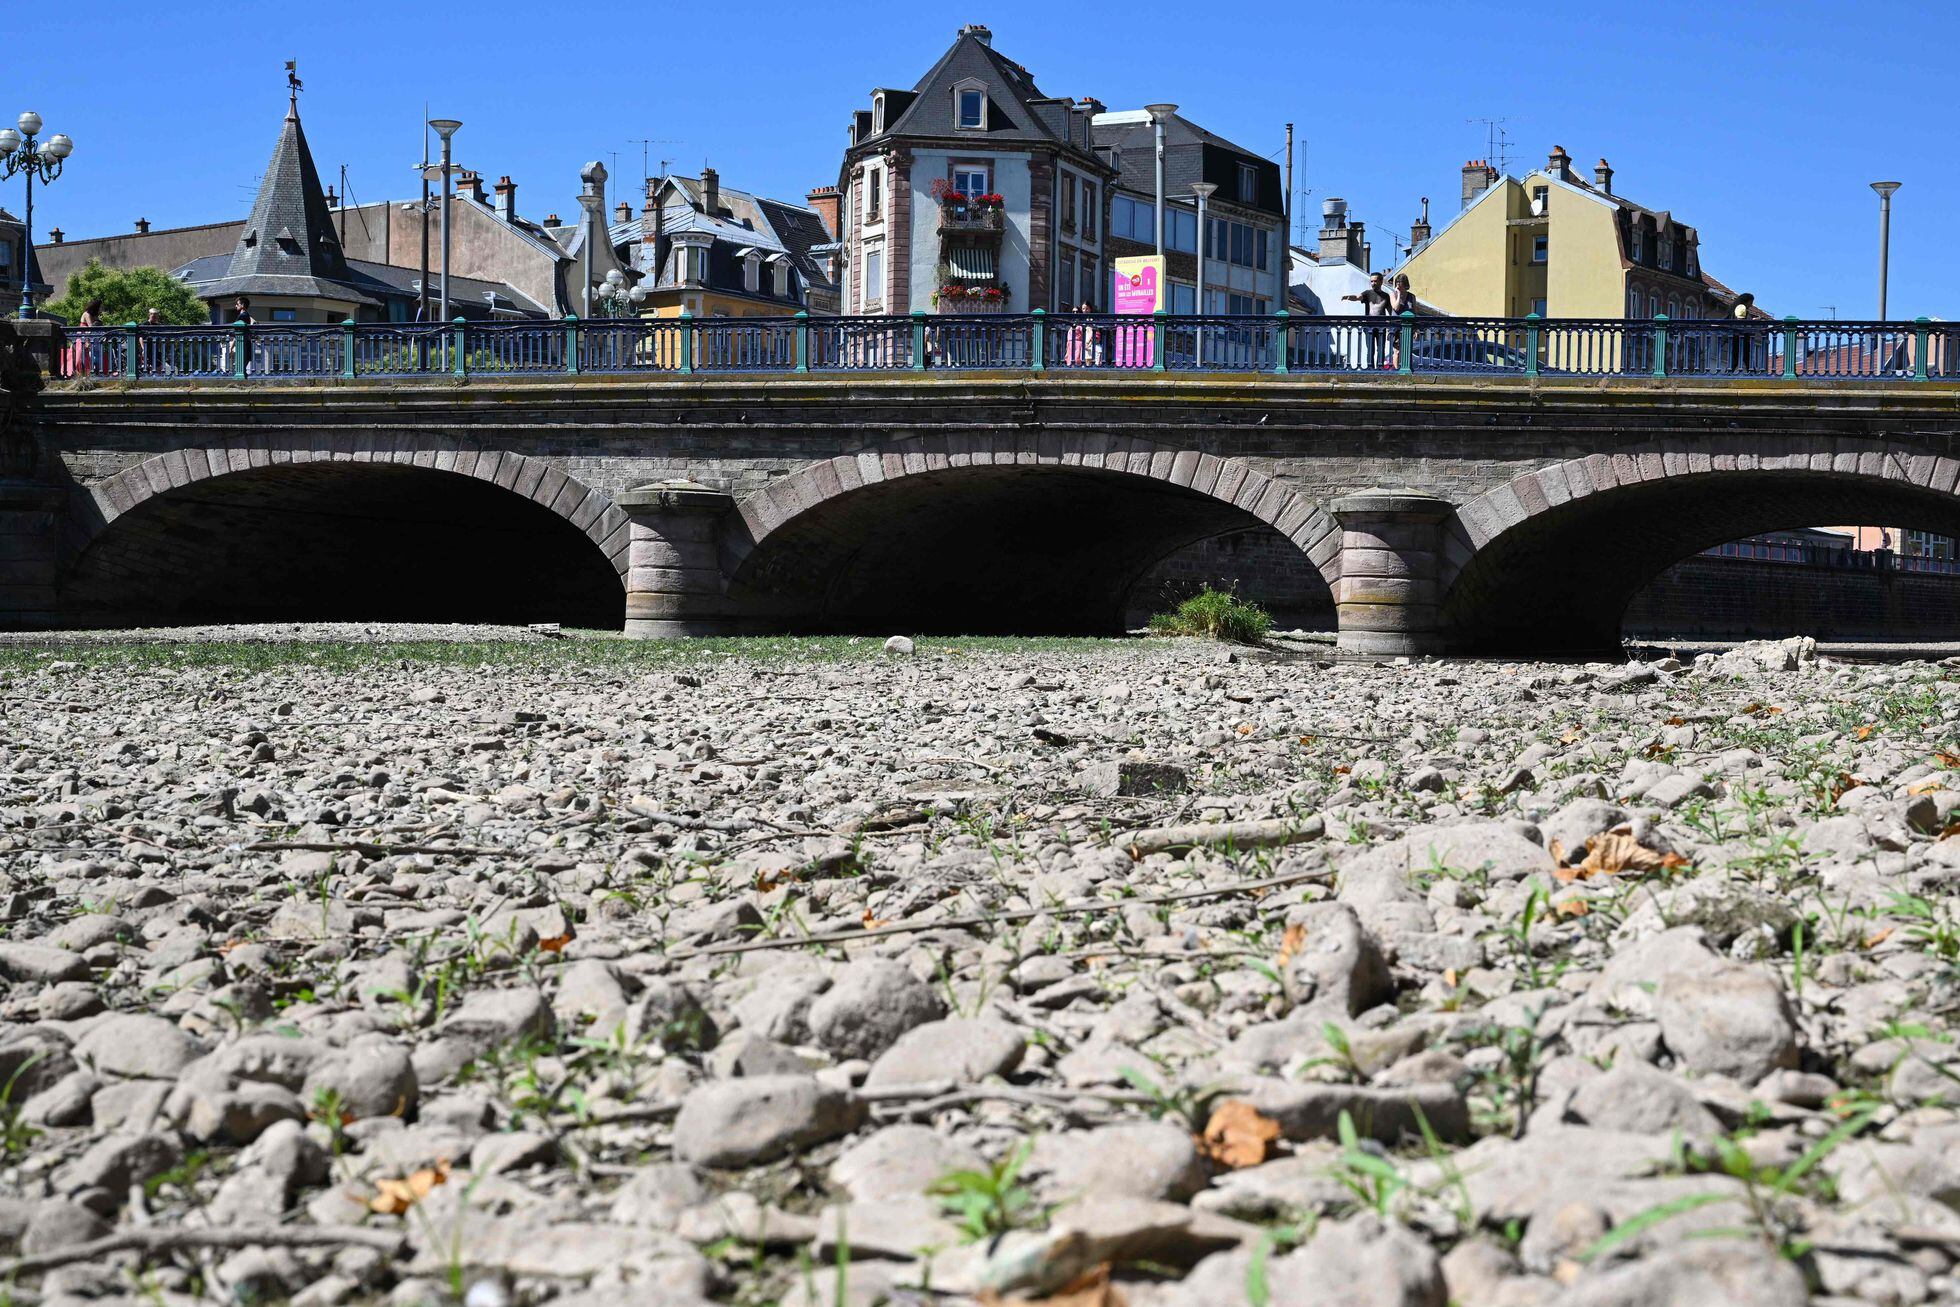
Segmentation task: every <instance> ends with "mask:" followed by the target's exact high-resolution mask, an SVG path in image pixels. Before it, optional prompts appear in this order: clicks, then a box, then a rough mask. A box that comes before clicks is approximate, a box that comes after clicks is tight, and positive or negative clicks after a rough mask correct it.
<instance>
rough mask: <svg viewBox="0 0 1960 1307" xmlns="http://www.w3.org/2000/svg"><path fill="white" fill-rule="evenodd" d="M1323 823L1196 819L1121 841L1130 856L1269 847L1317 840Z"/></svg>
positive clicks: (1288, 819) (1314, 819)
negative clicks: (1187, 850)
mask: <svg viewBox="0 0 1960 1307" xmlns="http://www.w3.org/2000/svg"><path fill="white" fill-rule="evenodd" d="M1325 830H1326V825H1325V823H1323V822H1322V821H1321V819H1320V818H1319V817H1318V816H1313V817H1308V818H1307V819H1305V820H1304V821H1296V820H1294V819H1293V818H1291V817H1273V818H1269V819H1267V820H1265V821H1213V822H1197V823H1195V824H1193V825H1189V826H1159V827H1157V828H1156V829H1154V830H1140V831H1134V832H1132V833H1131V834H1129V835H1127V836H1125V837H1124V838H1123V840H1122V841H1121V843H1122V847H1123V848H1124V849H1125V850H1127V851H1128V852H1129V855H1130V856H1131V857H1132V858H1139V859H1141V858H1146V857H1148V856H1149V855H1151V854H1153V853H1170V852H1172V851H1174V850H1178V849H1196V848H1219V847H1221V846H1230V847H1232V848H1236V849H1271V848H1278V847H1280V846H1282V845H1287V844H1303V843H1305V842H1306V841H1308V840H1314V839H1319V838H1320V836H1321V834H1322V833H1323V832H1324V831H1325Z"/></svg>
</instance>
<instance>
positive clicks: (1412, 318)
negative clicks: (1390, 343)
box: [1395, 309, 1416, 377]
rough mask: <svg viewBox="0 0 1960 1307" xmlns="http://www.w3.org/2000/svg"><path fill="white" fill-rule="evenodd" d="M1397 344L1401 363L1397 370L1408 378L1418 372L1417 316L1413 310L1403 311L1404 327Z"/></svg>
mask: <svg viewBox="0 0 1960 1307" xmlns="http://www.w3.org/2000/svg"><path fill="white" fill-rule="evenodd" d="M1396 343H1397V345H1398V348H1397V350H1396V357H1397V358H1399V359H1400V360H1401V362H1400V363H1399V364H1398V365H1397V366H1396V369H1395V370H1396V371H1397V372H1399V373H1401V374H1402V375H1403V376H1405V377H1406V376H1408V375H1409V374H1411V373H1413V372H1414V371H1415V370H1416V368H1415V363H1416V358H1415V355H1416V315H1415V313H1414V311H1413V310H1411V309H1403V310H1402V326H1401V328H1400V335H1399V338H1398V340H1397V342H1396Z"/></svg>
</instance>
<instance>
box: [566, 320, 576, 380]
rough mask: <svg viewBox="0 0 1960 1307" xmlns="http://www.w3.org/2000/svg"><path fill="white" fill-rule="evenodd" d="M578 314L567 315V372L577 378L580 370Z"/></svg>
mask: <svg viewBox="0 0 1960 1307" xmlns="http://www.w3.org/2000/svg"><path fill="white" fill-rule="evenodd" d="M578 337H579V332H578V314H576V313H567V314H566V315H565V371H566V373H567V374H569V375H571V376H574V377H576V376H577V375H578V370H579V357H578V356H579V338H578Z"/></svg>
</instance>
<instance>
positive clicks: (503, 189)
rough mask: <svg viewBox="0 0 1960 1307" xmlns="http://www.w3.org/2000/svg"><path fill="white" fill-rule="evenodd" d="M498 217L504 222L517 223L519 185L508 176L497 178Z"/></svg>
mask: <svg viewBox="0 0 1960 1307" xmlns="http://www.w3.org/2000/svg"><path fill="white" fill-rule="evenodd" d="M497 217H498V218H499V219H500V220H502V221H504V222H516V221H517V183H516V182H514V181H512V180H511V179H510V177H509V175H508V174H506V175H505V176H502V177H499V178H497Z"/></svg>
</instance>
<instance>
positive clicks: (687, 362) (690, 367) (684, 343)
mask: <svg viewBox="0 0 1960 1307" xmlns="http://www.w3.org/2000/svg"><path fill="white" fill-rule="evenodd" d="M681 371H682V372H692V371H694V314H693V313H691V312H690V311H688V310H687V309H682V310H681Z"/></svg>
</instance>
